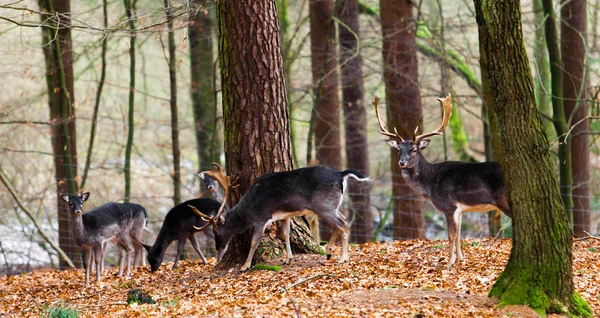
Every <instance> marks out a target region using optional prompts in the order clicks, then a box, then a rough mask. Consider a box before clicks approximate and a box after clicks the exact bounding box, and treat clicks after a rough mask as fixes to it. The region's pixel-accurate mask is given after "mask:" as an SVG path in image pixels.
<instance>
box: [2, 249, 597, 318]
mask: <svg viewBox="0 0 600 318" xmlns="http://www.w3.org/2000/svg"><path fill="white" fill-rule="evenodd" d="M462 243H463V252H464V254H465V258H466V260H465V261H463V262H462V263H461V264H458V265H455V266H454V267H453V268H448V267H446V265H447V255H448V245H447V241H429V240H413V241H402V242H394V243H368V244H361V245H352V246H351V256H350V261H349V262H347V263H344V264H337V263H336V262H335V260H334V258H335V256H337V255H334V257H333V258H332V259H331V260H329V261H328V260H326V259H325V257H324V256H321V255H296V256H295V258H294V260H293V261H292V263H291V264H290V265H283V264H282V259H279V260H273V261H271V262H269V263H268V264H267V265H279V266H281V270H280V271H270V270H257V269H255V270H250V271H248V272H246V273H240V272H239V270H238V269H237V268H236V269H232V270H229V271H215V270H213V266H212V265H214V262H215V259H214V258H212V259H210V260H209V261H210V263H211V265H200V264H198V262H197V261H196V262H187V261H182V262H180V265H181V266H180V268H178V269H176V270H171V269H170V268H171V266H172V263H171V262H168V263H166V264H164V265H163V266H161V268H160V269H159V270H158V271H157V272H155V273H150V272H149V271H148V267H145V268H139V269H138V270H137V271H135V272H134V274H133V276H132V277H129V278H125V277H114V274H115V273H116V269H115V268H110V269H108V270H107V271H106V272H105V275H104V278H103V280H102V281H101V283H100V285H94V284H92V285H90V287H87V288H84V286H83V276H84V272H83V270H81V269H80V270H65V271H57V270H47V271H35V272H32V273H25V274H22V275H17V276H4V277H1V278H0V316H1V317H4V316H9V317H29V316H40V315H41V314H44V313H48V312H49V311H50V310H52V309H53V308H57V307H61V306H62V307H67V308H72V309H75V310H77V311H78V312H79V313H80V314H82V315H83V316H95V317H107V316H108V317H117V316H124V317H143V316H220V317H233V316H236V317H249V316H252V317H257V316H269V317H291V316H319V317H350V316H352V317H357V316H370V317H380V316H384V317H464V316H468V317H536V314H535V313H534V312H533V311H532V310H531V309H529V308H528V307H524V306H509V307H505V308H503V309H498V308H497V301H496V300H495V299H492V298H489V297H487V293H488V292H489V290H490V288H491V287H492V285H493V283H494V281H495V280H496V278H497V277H498V275H499V274H500V273H501V272H502V270H503V268H504V266H505V264H506V262H507V260H508V256H509V254H510V248H511V241H510V240H489V239H485V240H463V241H462ZM337 252H339V247H338V250H337ZM573 256H574V261H573V276H574V281H575V288H576V290H577V291H578V292H579V293H580V294H581V296H582V297H583V298H584V299H585V300H586V301H587V302H588V304H589V305H590V306H591V308H592V310H593V311H594V314H595V316H596V317H598V316H600V241H598V240H593V239H589V240H583V241H578V242H575V244H574V248H573ZM294 284H296V285H294ZM134 288H139V289H141V290H142V291H143V292H146V293H148V294H149V295H150V296H151V297H152V298H153V299H154V300H155V301H156V304H142V305H139V304H132V305H128V304H127V293H128V291H129V290H131V289H134Z"/></svg>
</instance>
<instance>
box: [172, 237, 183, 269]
mask: <svg viewBox="0 0 600 318" xmlns="http://www.w3.org/2000/svg"><path fill="white" fill-rule="evenodd" d="M184 248H185V238H180V239H179V240H178V241H177V254H175V263H173V267H172V268H171V269H176V268H179V264H178V263H179V258H180V257H181V254H183V249H184Z"/></svg>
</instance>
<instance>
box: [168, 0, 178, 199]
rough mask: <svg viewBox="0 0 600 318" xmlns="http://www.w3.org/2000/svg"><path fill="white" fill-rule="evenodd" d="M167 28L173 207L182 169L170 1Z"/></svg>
mask: <svg viewBox="0 0 600 318" xmlns="http://www.w3.org/2000/svg"><path fill="white" fill-rule="evenodd" d="M165 11H166V13H167V21H168V22H167V26H168V27H169V41H168V42H169V44H168V46H169V80H170V83H171V89H170V90H171V100H170V102H169V105H170V106H171V147H172V149H173V205H174V206H177V205H179V203H181V167H180V163H179V161H180V156H181V151H180V149H179V123H178V116H177V56H176V54H175V31H174V30H173V13H172V11H171V4H170V1H169V0H165Z"/></svg>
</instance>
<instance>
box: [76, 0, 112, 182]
mask: <svg viewBox="0 0 600 318" xmlns="http://www.w3.org/2000/svg"><path fill="white" fill-rule="evenodd" d="M106 2H107V0H102V20H103V21H104V27H105V28H107V27H108V12H107V4H106ZM107 40H108V37H107V36H106V35H103V36H102V53H101V54H100V56H101V59H102V63H101V66H100V80H99V81H98V89H97V91H96V101H95V103H94V113H93V115H92V129H91V132H90V143H89V145H88V151H87V156H86V159H85V167H84V168H83V177H82V178H81V189H84V188H85V182H86V181H87V176H88V171H89V170H90V164H91V161H92V150H93V149H94V138H95V137H96V125H97V122H98V109H99V108H100V97H101V96H102V88H103V87H104V79H105V78H106V49H107Z"/></svg>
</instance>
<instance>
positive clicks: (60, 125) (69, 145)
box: [38, 0, 82, 268]
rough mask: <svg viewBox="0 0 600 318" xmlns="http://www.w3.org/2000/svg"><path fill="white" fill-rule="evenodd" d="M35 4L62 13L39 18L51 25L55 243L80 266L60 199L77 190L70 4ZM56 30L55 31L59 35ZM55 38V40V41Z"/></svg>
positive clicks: (48, 56)
mask: <svg viewBox="0 0 600 318" xmlns="http://www.w3.org/2000/svg"><path fill="white" fill-rule="evenodd" d="M38 4H39V6H40V9H41V10H42V11H46V12H49V13H59V14H61V19H60V20H59V21H57V20H55V19H50V20H48V21H45V20H46V18H47V17H46V16H42V22H44V21H45V22H46V23H49V24H50V27H47V28H44V29H43V32H42V41H43V51H44V57H45V60H46V84H47V88H48V105H49V107H50V121H51V122H52V149H53V152H54V168H55V180H56V192H57V195H56V202H57V209H58V244H59V247H60V248H61V249H62V250H63V251H65V253H66V254H67V256H68V257H69V258H70V259H71V260H72V261H73V263H74V265H75V266H77V267H81V265H82V262H81V257H80V255H81V254H80V249H79V247H77V245H76V244H75V241H74V239H73V237H72V235H71V227H70V218H69V205H68V204H66V203H65V202H64V201H63V200H62V199H61V198H60V194H61V193H70V194H75V193H77V191H78V187H77V182H76V179H77V143H76V137H77V134H76V130H75V127H76V126H75V109H74V108H73V100H74V96H75V92H74V85H73V84H74V83H73V50H72V48H71V29H70V24H71V22H70V19H69V14H70V12H71V9H70V2H69V0H39V1H38ZM55 28H58V32H56V30H55ZM55 35H58V37H57V38H55ZM48 44H49V45H48ZM68 265H69V264H67V263H66V262H65V261H64V260H62V259H61V260H60V264H59V266H60V268H66V267H68Z"/></svg>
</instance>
